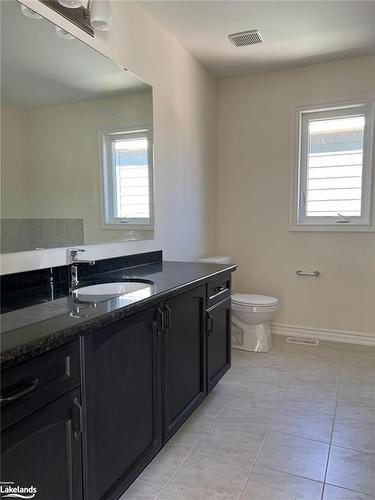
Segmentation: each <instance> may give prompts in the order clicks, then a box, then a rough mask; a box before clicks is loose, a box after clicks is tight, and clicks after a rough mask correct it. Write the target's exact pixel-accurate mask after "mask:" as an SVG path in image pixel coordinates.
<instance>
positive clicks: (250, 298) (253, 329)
mask: <svg viewBox="0 0 375 500" xmlns="http://www.w3.org/2000/svg"><path fill="white" fill-rule="evenodd" d="M278 309H279V301H278V299H276V298H275V297H269V296H268V295H250V294H246V293H235V294H233V295H232V347H233V348H234V349H241V350H244V351H257V352H268V351H270V350H271V348H272V340H271V329H270V322H271V320H272V319H273V317H274V315H275V314H276V312H277V311H278Z"/></svg>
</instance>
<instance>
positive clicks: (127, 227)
mask: <svg viewBox="0 0 375 500" xmlns="http://www.w3.org/2000/svg"><path fill="white" fill-rule="evenodd" d="M102 229H109V230H111V231H113V230H115V231H116V230H117V231H154V229H155V228H154V226H150V225H148V224H147V225H146V224H103V225H102Z"/></svg>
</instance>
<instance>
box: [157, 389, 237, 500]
mask: <svg viewBox="0 0 375 500" xmlns="http://www.w3.org/2000/svg"><path fill="white" fill-rule="evenodd" d="M232 399H233V397H230V398H229V399H228V401H227V402H226V403H225V404H224V406H223V407H222V408H220V410H219V411H218V412H217V413H216V415H215V416H214V417H213V418H212V421H211V422H210V423H209V425H208V426H207V428H206V429H205V430H204V431H203V432H202V435H201V437H200V438H199V439H198V441H197V442H196V443H195V445H194V446H193V447H192V449H191V450H190V451H189V453H188V454H187V455H186V457H185V458H184V459H183V461H182V462H181V463H180V465H179V466H178V467H177V469H176V470H175V471H174V472H173V474H172V475H171V477H170V478H169V479H168V481H167V482H166V483H165V485H164V486H163V487H162V488H161V490H160V491H159V493H158V494H157V495H156V497H154V500H157V499H158V498H159V496H160V495H161V494H162V492H163V490H166V489H167V487H168V485H169V483H170V482H171V481H172V479H173V478H174V476H175V475H176V474H177V472H178V471H179V470H180V469H181V467H182V466H183V465H184V463H185V462H186V460H187V459H188V458H189V457H190V455H191V454H192V453H193V451H194V450H195V448H196V447H197V446H198V444H199V443H200V441H201V439H202V438H203V436H204V435H205V434H206V432H207V431H208V429H210V428H211V426H212V424H213V423H214V421H215V420H216V418H217V417H218V416H219V415H220V413H221V412H222V411H223V410H224V408H226V406H227V405H228V404H229V403H230V402H231V401H232ZM198 408H199V407H198ZM193 415H194V412H193V413H192V414H191V415H190V416H193ZM189 418H190V417H189ZM184 423H185V422H184Z"/></svg>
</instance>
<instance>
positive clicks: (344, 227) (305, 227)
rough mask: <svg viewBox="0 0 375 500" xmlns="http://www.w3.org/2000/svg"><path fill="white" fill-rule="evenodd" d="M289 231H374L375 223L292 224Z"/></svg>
mask: <svg viewBox="0 0 375 500" xmlns="http://www.w3.org/2000/svg"><path fill="white" fill-rule="evenodd" d="M289 231H299V232H339V233H372V232H375V226H374V225H364V224H363V225H359V224H321V225H319V224H292V225H291V226H290V227H289Z"/></svg>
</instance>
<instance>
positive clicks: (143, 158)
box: [102, 129, 153, 229]
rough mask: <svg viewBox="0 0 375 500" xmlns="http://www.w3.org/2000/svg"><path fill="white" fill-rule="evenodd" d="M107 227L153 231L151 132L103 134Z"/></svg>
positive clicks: (112, 132) (146, 130) (128, 131)
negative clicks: (123, 226) (151, 229)
mask: <svg viewBox="0 0 375 500" xmlns="http://www.w3.org/2000/svg"><path fill="white" fill-rule="evenodd" d="M102 146H103V159H102V169H103V199H104V225H105V226H109V227H116V226H117V227H121V225H123V224H126V225H127V227H128V228H139V227H141V228H146V229H147V228H151V227H152V224H153V216H152V149H151V148H152V139H151V132H150V129H143V130H126V131H124V130H117V131H110V132H103V133H102Z"/></svg>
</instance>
